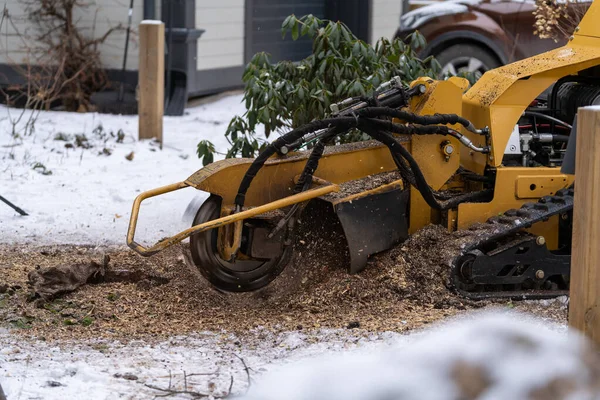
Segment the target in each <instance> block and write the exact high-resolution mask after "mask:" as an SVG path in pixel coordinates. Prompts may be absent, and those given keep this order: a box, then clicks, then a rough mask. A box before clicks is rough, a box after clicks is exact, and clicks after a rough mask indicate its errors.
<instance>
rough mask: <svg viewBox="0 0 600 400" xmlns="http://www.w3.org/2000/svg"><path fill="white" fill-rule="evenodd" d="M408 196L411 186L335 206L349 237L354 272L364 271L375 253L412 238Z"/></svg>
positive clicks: (351, 270)
mask: <svg viewBox="0 0 600 400" xmlns="http://www.w3.org/2000/svg"><path fill="white" fill-rule="evenodd" d="M408 199H409V191H408V190H402V189H393V190H390V191H387V192H384V193H378V194H373V195H368V196H365V197H362V198H359V199H355V200H352V201H347V202H342V203H338V204H336V205H335V206H334V208H335V212H336V214H337V215H338V217H339V220H340V222H341V224H342V227H343V229H344V234H345V236H346V239H347V241H348V250H349V252H350V269H349V272H350V273H357V272H360V271H362V270H363V269H364V268H365V266H366V265H367V259H368V257H369V256H370V255H371V254H375V253H378V252H380V251H383V250H387V249H389V248H390V247H392V246H394V245H395V244H397V243H399V242H401V241H403V240H406V239H407V238H408V219H407V212H408Z"/></svg>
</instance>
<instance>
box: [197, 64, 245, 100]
mask: <svg viewBox="0 0 600 400" xmlns="http://www.w3.org/2000/svg"><path fill="white" fill-rule="evenodd" d="M243 73H244V66H243V65H239V66H236V67H227V68H215V69H205V70H201V71H196V76H195V78H196V82H195V85H194V86H191V85H190V86H188V96H189V97H195V96H202V95H205V94H212V93H215V92H219V91H222V90H229V89H239V88H241V87H243V83H242V74H243Z"/></svg>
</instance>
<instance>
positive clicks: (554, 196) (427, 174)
mask: <svg viewBox="0 0 600 400" xmlns="http://www.w3.org/2000/svg"><path fill="white" fill-rule="evenodd" d="M598 21H600V1H595V2H593V3H592V5H591V7H590V9H589V10H588V12H587V14H586V16H585V17H584V19H583V20H582V21H581V23H580V25H579V27H578V28H577V29H576V31H575V33H574V34H573V36H572V37H571V39H570V40H569V42H568V43H567V44H566V45H565V46H564V47H561V48H558V49H555V50H553V51H550V52H547V53H544V54H540V55H538V56H534V57H531V58H528V59H525V60H522V61H519V62H516V63H513V64H510V65H506V66H503V67H500V68H497V69H495V70H491V71H489V72H487V73H486V74H484V75H483V76H482V77H481V79H480V80H479V81H478V82H477V83H476V84H475V85H473V86H472V87H471V88H470V89H468V82H467V81H466V80H465V79H462V78H458V77H452V78H450V79H447V80H443V81H438V80H432V79H430V78H421V79H417V80H416V81H414V82H412V83H411V84H410V85H409V86H403V85H402V83H401V82H400V80H399V79H392V80H391V81H390V82H387V83H385V84H383V85H381V86H380V87H379V88H378V90H377V91H376V93H375V95H373V96H372V97H368V98H350V99H347V100H344V101H342V102H341V103H338V104H334V105H333V106H332V114H331V116H329V117H328V118H325V119H323V120H317V121H313V122H311V123H309V124H307V125H305V126H302V127H299V128H297V129H294V130H292V131H291V132H288V133H286V134H284V135H281V136H280V137H279V138H277V139H276V140H275V141H273V142H272V143H271V144H270V145H269V146H268V147H267V148H266V149H265V150H264V151H263V152H262V153H261V154H260V155H259V156H258V157H256V158H255V159H248V158H241V159H226V160H222V161H217V162H215V163H213V164H210V165H208V166H207V167H205V168H202V169H200V170H199V171H197V172H195V173H194V174H193V175H191V176H190V177H189V178H188V179H186V180H185V181H183V182H180V183H175V184H172V185H169V186H165V187H161V188H158V189H154V190H150V191H148V192H145V193H142V194H141V195H139V196H138V197H137V198H136V200H135V202H134V204H133V211H132V214H131V220H130V226H129V231H128V235H127V243H128V245H129V246H130V247H131V248H132V249H133V250H135V251H136V252H138V253H139V254H141V255H143V256H150V255H153V254H155V253H157V252H159V251H161V250H163V249H165V248H166V247H168V246H171V245H173V244H175V243H178V242H180V241H182V240H183V239H186V238H188V237H189V238H190V249H191V255H192V259H193V262H194V264H195V265H196V267H197V268H198V269H199V270H200V272H201V273H202V275H203V276H204V277H206V279H207V280H208V281H210V282H211V283H212V284H213V285H214V286H215V287H217V288H218V289H220V290H224V291H252V290H256V289H259V288H261V287H263V286H265V285H267V284H268V283H269V282H271V281H272V280H273V279H274V278H276V277H277V275H278V274H279V273H280V272H281V271H282V270H283V268H284V267H285V266H286V265H287V264H288V263H289V261H290V259H291V258H292V254H293V252H294V235H295V234H296V232H297V230H298V226H299V225H300V224H301V223H302V221H303V220H306V219H310V218H313V219H314V218H317V219H318V218H321V217H320V216H317V214H316V213H317V210H326V212H329V213H330V215H333V216H335V218H336V219H337V222H336V223H338V222H339V225H341V228H342V229H343V234H344V236H345V240H343V238H340V240H343V242H344V243H345V246H346V251H347V252H348V253H349V256H350V261H349V272H350V273H358V272H360V271H361V270H362V269H363V268H365V266H366V264H367V260H368V257H369V256H370V255H372V254H375V253H378V252H381V251H383V250H386V249H389V248H391V247H392V246H394V245H396V244H398V243H399V242H401V241H403V240H405V239H406V238H407V237H408V236H409V235H410V234H411V233H414V232H415V231H417V230H419V229H421V228H423V227H424V226H426V225H428V224H441V225H443V226H444V227H446V228H447V229H448V230H450V231H457V230H463V231H465V235H466V236H467V237H468V238H469V239H468V240H467V242H466V243H465V245H464V248H462V250H461V251H460V253H459V254H456V257H455V258H454V260H453V261H452V262H453V266H452V267H453V270H452V275H451V276H450V277H449V281H450V282H451V284H452V287H453V289H454V290H456V291H457V292H458V293H460V294H461V295H464V296H467V297H469V298H473V299H481V298H489V297H510V298H541V297H552V296H557V295H561V294H564V293H567V291H568V289H569V274H570V258H571V256H570V254H571V242H570V241H571V228H572V208H573V194H574V187H573V181H574V171H573V169H574V167H573V166H574V161H573V158H574V146H575V134H574V133H575V129H574V128H573V127H572V124H573V121H574V120H575V119H576V118H575V116H576V111H577V108H578V107H581V106H587V105H592V104H600V26H599V25H598V23H597V22H598ZM467 89H468V90H467ZM352 130H360V131H362V132H364V133H365V134H367V135H369V136H370V137H371V138H372V140H371V141H367V142H360V143H351V144H343V145H334V144H335V143H338V141H336V139H337V138H339V137H342V136H343V135H345V134H346V133H348V132H349V131H352ZM307 142H310V143H311V145H312V147H311V149H310V150H309V151H298V149H299V148H301V147H303V146H304V145H305V144H306V143H307ZM190 186H191V187H193V188H196V189H198V190H201V191H205V192H208V193H210V197H209V198H208V199H207V200H206V201H205V202H204V203H203V204H202V206H201V207H200V208H199V210H198V211H197V214H196V217H195V219H194V222H193V225H192V227H190V228H189V229H186V230H185V231H183V232H180V233H178V234H176V235H175V236H172V237H169V238H167V239H165V240H163V241H161V242H159V243H157V244H155V245H153V246H151V247H144V246H142V245H140V244H138V243H137V242H136V241H135V240H134V234H135V227H136V223H137V218H138V213H139V207H140V204H141V203H142V201H143V200H145V199H147V198H150V197H153V196H157V195H161V194H164V193H167V192H171V191H174V190H178V189H182V188H186V187H190ZM311 213H315V214H314V215H311ZM323 221H325V220H323ZM323 223H324V222H323ZM432 251H435V249H432Z"/></svg>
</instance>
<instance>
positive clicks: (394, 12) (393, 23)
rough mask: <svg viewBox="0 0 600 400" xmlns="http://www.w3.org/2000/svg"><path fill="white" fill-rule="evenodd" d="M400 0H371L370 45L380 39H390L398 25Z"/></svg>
mask: <svg viewBox="0 0 600 400" xmlns="http://www.w3.org/2000/svg"><path fill="white" fill-rule="evenodd" d="M401 15H402V1H401V0H372V8H371V43H375V42H376V41H377V40H379V39H380V38H382V37H385V38H388V39H391V38H393V37H394V33H396V30H397V29H398V25H399V24H400V16H401Z"/></svg>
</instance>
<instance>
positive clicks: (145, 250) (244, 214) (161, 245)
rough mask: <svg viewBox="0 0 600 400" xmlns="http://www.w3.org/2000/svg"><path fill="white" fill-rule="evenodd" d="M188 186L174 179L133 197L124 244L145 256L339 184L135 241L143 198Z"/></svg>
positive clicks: (325, 191)
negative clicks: (147, 244)
mask: <svg viewBox="0 0 600 400" xmlns="http://www.w3.org/2000/svg"><path fill="white" fill-rule="evenodd" d="M188 186H190V185H188V184H187V183H185V182H179V183H174V184H172V185H167V186H163V187H159V188H156V189H153V190H149V191H147V192H144V193H142V194H140V195H139V196H138V197H136V199H135V201H134V202H133V208H132V210H131V219H130V220H129V230H128V231H127V246H129V247H130V248H131V249H133V250H135V251H136V252H137V253H138V254H140V255H142V256H144V257H148V256H151V255H154V254H156V253H158V252H159V251H161V250H164V249H166V248H167V247H170V246H172V245H174V244H175V243H179V242H181V241H182V240H184V239H186V238H188V237H190V236H191V235H193V234H194V233H200V232H204V231H207V230H210V229H214V228H220V227H222V226H225V225H228V224H231V223H234V222H237V221H241V220H244V219H247V218H252V217H255V216H257V215H260V214H264V213H266V212H269V211H273V210H277V209H280V208H283V207H287V206H290V205H293V204H296V203H302V202H304V201H308V200H311V199H314V198H315V197H319V196H323V195H325V194H328V193H331V192H337V191H339V186H338V185H336V184H328V185H326V186H319V187H316V188H314V189H310V190H307V191H304V192H300V193H297V194H294V195H292V196H288V197H284V198H282V199H279V200H275V201H272V202H270V203H267V204H263V205H261V206H258V207H254V208H251V209H249V210H244V211H240V212H237V213H234V214H230V215H227V216H225V217H221V218H217V219H213V220H211V221H206V222H204V223H202V224H199V225H194V226H192V227H191V228H188V229H186V230H184V231H181V232H179V233H178V234H176V235H174V236H171V237H169V238H166V239H164V240H161V241H160V242H158V243H156V244H155V245H153V246H152V247H144V246H142V245H141V244H139V243H137V242H136V241H135V240H134V235H135V228H136V225H137V220H138V214H139V212H140V205H141V204H142V201H144V200H146V199H149V198H150V197H154V196H158V195H161V194H165V193H169V192H173V191H175V190H179V189H183V188H184V187H188Z"/></svg>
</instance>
